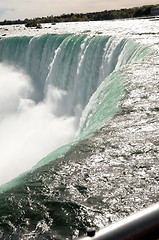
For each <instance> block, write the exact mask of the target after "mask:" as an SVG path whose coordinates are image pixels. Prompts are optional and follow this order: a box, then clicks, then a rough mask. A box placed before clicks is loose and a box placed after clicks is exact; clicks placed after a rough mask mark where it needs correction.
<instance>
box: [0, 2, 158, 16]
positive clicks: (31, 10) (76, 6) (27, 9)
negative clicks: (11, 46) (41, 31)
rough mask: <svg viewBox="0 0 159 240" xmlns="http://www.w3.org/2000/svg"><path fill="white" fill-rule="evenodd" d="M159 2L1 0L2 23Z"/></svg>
mask: <svg viewBox="0 0 159 240" xmlns="http://www.w3.org/2000/svg"><path fill="white" fill-rule="evenodd" d="M158 3H159V1H158V0H0V21H2V20H5V19H7V20H10V19H12V20H13V19H25V18H33V17H42V16H43V17H45V16H50V15H54V16H55V15H61V14H63V13H71V12H73V13H86V12H93V11H103V10H109V9H120V8H129V7H135V6H142V5H146V4H158Z"/></svg>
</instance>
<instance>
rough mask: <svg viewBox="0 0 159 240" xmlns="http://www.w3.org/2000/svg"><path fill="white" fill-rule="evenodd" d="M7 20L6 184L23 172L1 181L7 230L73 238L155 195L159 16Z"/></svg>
mask: <svg viewBox="0 0 159 240" xmlns="http://www.w3.org/2000/svg"><path fill="white" fill-rule="evenodd" d="M154 20H155V19H154ZM8 30H9V31H8ZM8 30H6V28H1V29H0V31H1V35H3V36H4V35H5V34H7V35H8V36H7V35H6V36H5V37H2V38H1V40H0V76H1V77H0V146H1V148H0V156H1V161H0V184H1V185H2V184H4V183H6V182H8V181H9V180H11V179H13V178H15V177H17V176H18V175H19V174H21V173H23V174H22V175H21V176H20V177H18V178H16V179H13V180H12V181H10V182H9V183H8V184H5V185H3V186H2V187H1V194H0V237H1V239H66V238H67V239H74V238H76V237H78V236H79V235H81V234H84V232H85V228H86V227H90V226H94V227H97V228H98V227H102V226H105V225H107V224H108V222H109V221H114V220H116V219H119V218H121V217H123V216H125V215H127V214H129V213H131V212H134V211H135V210H137V209H140V208H142V207H143V206H147V205H149V204H150V203H153V202H156V201H157V200H158V171H157V170H158V156H159V152H158V150H159V149H158V146H159V142H158V135H159V132H158V129H159V128H158V127H159V124H158V119H159V118H158V117H159V108H158V100H159V85H158V84H159V83H158V74H159V67H158V62H159V59H158V32H159V22H158V21H151V19H144V20H124V21H121V20H117V21H107V22H105V21H103V22H85V23H60V24H56V25H55V26H54V25H50V24H45V25H44V26H43V29H42V30H35V29H31V30H28V29H26V28H25V27H24V26H18V25H17V26H9V27H8ZM55 149H56V150H55ZM53 150H55V151H53ZM32 167H34V168H32ZM25 171H27V172H26V173H24V172H25ZM13 208H14V210H15V211H14V213H12V209H13Z"/></svg>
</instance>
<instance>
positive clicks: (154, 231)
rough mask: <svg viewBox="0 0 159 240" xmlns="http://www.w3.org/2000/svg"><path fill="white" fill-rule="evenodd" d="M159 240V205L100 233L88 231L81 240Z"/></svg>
mask: <svg viewBox="0 0 159 240" xmlns="http://www.w3.org/2000/svg"><path fill="white" fill-rule="evenodd" d="M157 238H159V203H157V204H155V205H153V206H151V207H149V208H146V209H144V210H142V211H140V212H138V213H136V214H133V215H131V216H129V217H127V218H125V219H123V220H121V221H119V222H117V223H114V224H111V225H109V226H108V227H105V228H103V229H101V230H99V231H98V232H96V231H95V230H94V229H89V230H88V231H87V236H86V237H83V238H80V240H139V239H140V240H141V239H144V240H153V239H155V240H156V239H157Z"/></svg>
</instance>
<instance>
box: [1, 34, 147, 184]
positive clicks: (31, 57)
mask: <svg viewBox="0 0 159 240" xmlns="http://www.w3.org/2000/svg"><path fill="white" fill-rule="evenodd" d="M0 49H1V54H0V60H1V62H3V63H4V64H8V65H14V67H16V68H17V70H14V71H15V72H16V71H19V70H18V68H20V69H23V71H25V74H26V75H27V76H29V77H30V79H29V80H27V79H26V78H24V77H23V76H20V77H19V78H24V79H26V80H24V79H23V80H22V81H25V83H24V86H19V85H20V84H22V83H23V82H22V81H21V80H20V79H19V80H17V79H16V78H15V80H14V79H13V80H12V85H11V84H10V82H7V81H5V84H6V86H8V85H10V86H12V87H13V88H15V91H19V92H18V94H16V95H14V96H13V97H12V95H10V93H9V94H7V97H8V98H9V102H11V104H14V105H15V106H14V109H13V111H11V110H10V109H9V110H6V111H7V119H6V112H5V116H4V118H5V119H3V121H2V122H1V128H0V130H1V134H0V135H1V139H0V141H1V143H2V144H1V146H2V148H1V149H2V152H1V156H3V158H4V159H5V163H6V164H3V163H2V166H1V179H2V182H1V184H2V183H4V182H5V181H8V180H10V179H12V178H13V177H15V176H17V174H19V173H21V172H23V171H25V170H28V169H29V168H31V167H32V166H33V165H35V163H37V162H38V161H39V160H40V159H41V158H43V157H44V156H45V155H47V154H48V153H49V152H51V151H52V150H54V149H56V148H58V147H60V146H62V145H64V144H66V143H68V142H70V141H71V140H72V139H73V138H74V137H75V135H76V132H77V130H78V125H79V120H80V117H81V112H82V110H83V109H84V108H85V106H86V105H87V103H88V101H89V99H90V97H91V96H92V94H93V93H94V92H96V89H97V88H98V87H99V85H100V83H102V82H103V81H104V79H106V78H107V76H109V75H110V73H112V72H113V71H115V70H118V69H120V68H121V66H123V65H125V64H127V63H131V62H133V61H136V60H138V59H140V58H142V55H147V54H148V52H149V51H148V49H147V48H145V47H141V46H140V45H138V44H136V43H134V42H133V41H131V40H126V39H116V38H115V37H108V36H103V37H100V36H92V37H90V36H87V35H45V36H41V37H34V38H31V37H21V38H17V37H16V38H7V39H4V40H1V42H0ZM7 71H10V70H9V68H8V70H7ZM11 74H12V72H11ZM17 74H18V73H17ZM21 74H22V72H21ZM3 75H4V74H3ZM4 77H5V76H4ZM29 77H27V78H29ZM5 78H7V77H5ZM117 78H118V79H117ZM16 81H19V83H17V84H18V87H19V88H20V90H19V89H18V87H17V85H16ZM25 85H29V86H25ZM122 85H123V80H122V77H120V76H118V74H117V76H115V74H114V75H113V77H112V79H111V77H110V78H109V79H108V80H105V83H103V85H102V86H101V87H100V88H99V89H98V91H97V92H96V97H94V98H95V99H94V100H93V104H88V108H86V109H89V110H85V113H84V115H85V116H84V117H82V120H81V124H80V125H81V126H80V133H81V136H83V137H84V136H85V137H86V135H89V134H93V132H94V131H96V130H97V129H99V128H101V126H102V125H103V123H106V122H107V121H108V120H109V119H110V118H111V117H112V116H113V115H114V113H115V112H116V111H117V104H118V102H119V101H120V100H121V97H122V94H123V89H124V87H123V86H122ZM24 88H25V89H26V92H25V91H24ZM27 88H29V90H27ZM109 88H110V90H109V91H108V89H109ZM116 89H118V92H116V93H115V91H116ZM2 91H3V90H2ZM28 91H29V93H27V92H28ZM11 94H12V93H11ZM3 101H5V102H6V100H4V99H2V101H1V105H2V104H3ZM101 102H102V104H101ZM105 102H106V103H105ZM110 102H111V103H110ZM9 105H10V104H7V107H8V106H9ZM106 105H107V106H106ZM99 106H100V107H99ZM99 108H100V110H99ZM8 114H9V115H8ZM102 122H103V123H102ZM88 126H89V127H88ZM4 129H5V130H4ZM84 129H87V130H86V131H87V134H86V133H83V130H84ZM4 131H5V132H4ZM88 132H89V133H88ZM79 137H80V136H79ZM5 138H7V139H8V140H5ZM13 143H14V144H13ZM35 146H36V147H35ZM7 148H9V149H10V151H6V149H7ZM39 148H40V149H41V150H40V151H39ZM3 151H4V152H3ZM36 152H37V153H36ZM22 153H23V154H22ZM22 155H23V156H22ZM15 165H16V168H15ZM8 166H10V168H11V169H12V171H11V170H10V171H9V173H8V176H6V171H8V170H7V169H8ZM3 175H4V177H3Z"/></svg>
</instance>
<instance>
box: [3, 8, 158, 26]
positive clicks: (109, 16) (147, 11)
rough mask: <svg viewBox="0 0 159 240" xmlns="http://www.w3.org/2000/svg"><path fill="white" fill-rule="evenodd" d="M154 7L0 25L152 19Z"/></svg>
mask: <svg viewBox="0 0 159 240" xmlns="http://www.w3.org/2000/svg"><path fill="white" fill-rule="evenodd" d="M158 6H159V4H156V5H144V6H142V7H133V8H124V9H120V10H109V11H107V10H104V11H102V12H92V13H71V14H63V15H61V16H53V15H51V16H49V17H48V16H47V17H38V18H33V19H27V18H26V19H24V20H20V19H18V20H4V21H1V22H0V25H15V24H25V25H26V26H27V27H37V26H38V27H40V24H42V23H52V24H56V23H58V22H79V21H102V20H113V19H126V18H143V17H144V18H145V17H152V18H153V16H151V9H152V8H154V7H158Z"/></svg>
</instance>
